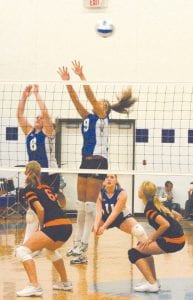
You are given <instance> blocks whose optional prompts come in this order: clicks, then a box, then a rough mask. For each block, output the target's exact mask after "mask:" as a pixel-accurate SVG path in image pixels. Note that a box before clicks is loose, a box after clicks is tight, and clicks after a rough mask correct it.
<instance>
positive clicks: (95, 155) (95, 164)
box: [58, 61, 136, 264]
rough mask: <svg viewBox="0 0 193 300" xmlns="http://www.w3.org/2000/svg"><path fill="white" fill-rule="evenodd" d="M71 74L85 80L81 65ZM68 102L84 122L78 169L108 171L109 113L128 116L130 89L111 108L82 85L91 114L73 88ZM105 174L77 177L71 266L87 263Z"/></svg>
mask: <svg viewBox="0 0 193 300" xmlns="http://www.w3.org/2000/svg"><path fill="white" fill-rule="evenodd" d="M72 65H73V71H74V73H75V74H76V75H78V76H79V77H80V79H81V80H86V78H85V76H84V73H83V67H82V66H81V65H80V62H77V61H73V62H72ZM58 73H59V75H60V77H61V78H62V80H65V81H67V80H70V75H69V72H68V69H67V68H65V67H61V68H59V70H58ZM66 87H67V90H68V93H69V95H70V97H71V100H72V102H73V104H74V106H75V108H76V110H77V111H78V113H79V114H80V116H81V118H82V119H83V122H82V136H83V147H82V162H81V165H80V169H99V170H100V169H107V168H108V127H109V114H110V112H111V110H114V111H116V112H118V113H128V110H129V108H130V107H131V106H132V105H133V104H134V103H135V102H136V99H135V98H133V96H132V91H131V89H128V90H126V91H124V92H123V93H122V95H121V96H120V98H118V100H119V101H118V102H117V103H116V104H113V105H111V104H110V103H109V102H108V101H107V100H105V99H102V100H97V99H96V97H95V95H94V93H93V91H92V89H91V87H90V86H89V85H84V91H85V94H86V96H87V99H88V100H89V102H90V104H91V105H92V108H93V112H92V113H90V112H88V110H87V109H86V108H85V107H84V106H83V105H82V103H81V102H80V100H79V98H78V95H77V93H76V92H75V90H74V88H73V86H72V85H67V86H66ZM104 178H105V175H104V174H100V173H97V174H89V173H88V174H81V173H79V174H78V201H77V208H78V216H77V231H76V234H75V239H74V247H73V248H72V249H71V250H70V251H69V252H68V253H67V255H73V256H78V257H77V258H75V259H73V260H71V263H77V264H78V263H86V262H87V259H86V256H85V252H86V250H87V247H88V241H89V237H90V233H91V231H92V228H93V224H94V220H95V213H96V200H97V197H98V195H99V192H100V190H101V187H102V183H103V180H104Z"/></svg>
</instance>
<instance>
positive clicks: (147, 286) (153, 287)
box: [134, 281, 159, 293]
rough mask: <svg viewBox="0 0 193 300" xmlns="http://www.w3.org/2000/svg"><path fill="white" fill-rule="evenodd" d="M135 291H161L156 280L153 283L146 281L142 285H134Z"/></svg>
mask: <svg viewBox="0 0 193 300" xmlns="http://www.w3.org/2000/svg"><path fill="white" fill-rule="evenodd" d="M134 291H135V292H141V293H144V292H147V293H157V292H158V291H159V284H158V282H157V281H156V282H155V283H153V284H151V283H149V282H145V283H144V284H142V285H140V286H135V287H134Z"/></svg>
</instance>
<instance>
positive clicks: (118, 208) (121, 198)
mask: <svg viewBox="0 0 193 300" xmlns="http://www.w3.org/2000/svg"><path fill="white" fill-rule="evenodd" d="M126 202H127V193H126V192H125V191H122V192H120V194H119V195H118V198H117V203H116V205H115V206H114V208H113V210H112V212H111V214H110V215H109V217H108V218H107V220H106V221H105V223H104V224H103V225H102V226H101V227H100V228H99V230H98V234H99V235H100V234H103V232H104V230H105V229H107V228H108V227H109V225H111V224H112V223H113V222H114V221H115V219H116V218H117V216H118V215H119V214H120V213H121V212H122V211H123V209H124V208H125V206H126Z"/></svg>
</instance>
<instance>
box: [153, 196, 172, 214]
mask: <svg viewBox="0 0 193 300" xmlns="http://www.w3.org/2000/svg"><path fill="white" fill-rule="evenodd" d="M153 203H154V205H155V207H156V208H157V210H159V211H160V212H162V213H163V214H164V215H169V216H170V217H172V218H173V214H172V212H171V211H170V210H169V209H168V208H167V207H165V206H164V204H163V203H162V202H161V201H160V200H159V198H158V196H157V195H155V196H154V198H153Z"/></svg>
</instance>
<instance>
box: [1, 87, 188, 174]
mask: <svg viewBox="0 0 193 300" xmlns="http://www.w3.org/2000/svg"><path fill="white" fill-rule="evenodd" d="M72 84H73V86H74V89H75V90H76V92H77V94H78V96H79V99H80V101H81V102H82V103H83V105H84V106H85V107H86V108H87V109H88V110H89V111H91V110H92V107H91V105H90V103H89V102H88V100H87V99H86V97H85V93H84V90H83V83H80V82H78V83H77V82H73V83H72ZM89 84H90V85H91V87H92V89H93V91H94V93H95V95H96V98H97V99H107V100H109V101H110V103H113V102H114V101H116V99H117V95H119V94H120V93H121V92H122V91H123V90H124V89H125V88H128V86H130V87H131V88H132V91H133V95H134V96H135V97H137V98H138V101H137V102H136V103H135V105H134V107H133V109H132V111H131V112H130V113H129V115H121V114H118V113H115V112H113V113H111V115H110V129H109V145H108V149H109V170H114V171H116V172H127V173H128V174H135V173H137V172H139V173H140V172H150V173H162V172H163V173H188V174H189V173H191V172H192V167H193V151H192V150H193V149H192V147H193V120H192V112H193V103H192V95H193V85H192V84H176V83H174V84H172V83H170V84H163V83H160V84H158V83H155V84H154V83H151V84H147V83H141V84H137V83H132V84H131V83H129V82H128V83H95V82H89ZM26 85H27V84H25V83H3V82H2V83H0V105H1V109H0V127H1V134H0V167H1V168H8V169H9V168H13V167H14V166H18V165H19V166H20V165H25V164H26V162H27V161H28V158H27V152H26V145H25V136H24V134H23V132H22V131H21V129H20V128H19V126H18V120H17V117H16V111H17V107H18V103H19V99H20V98H21V94H22V92H23V90H24V88H25V86H26ZM39 90H40V94H41V96H42V99H43V100H44V101H45V104H46V106H47V108H48V111H49V114H50V115H51V117H52V119H53V122H54V123H55V125H56V133H57V137H56V157H57V160H58V164H59V170H58V171H59V172H72V173H73V172H77V171H78V168H79V165H80V160H81V147H82V137H81V129H80V126H81V122H82V120H81V119H80V116H79V115H78V113H77V112H76V109H75V107H74V105H73V103H72V101H71V100H70V97H69V95H68V93H67V90H66V86H65V84H64V83H63V82H62V83H58V82H56V83H53V82H52V83H42V82H41V83H39ZM39 113H40V110H39V107H38V105H37V102H36V101H35V97H34V95H33V94H32V95H31V96H30V97H29V98H28V99H27V103H26V108H25V116H26V117H27V119H28V120H29V122H30V123H31V124H32V125H33V124H34V119H35V117H36V116H37V115H38V114H39ZM93 172H94V171H93Z"/></svg>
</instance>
